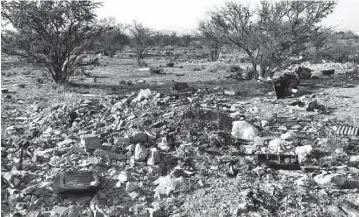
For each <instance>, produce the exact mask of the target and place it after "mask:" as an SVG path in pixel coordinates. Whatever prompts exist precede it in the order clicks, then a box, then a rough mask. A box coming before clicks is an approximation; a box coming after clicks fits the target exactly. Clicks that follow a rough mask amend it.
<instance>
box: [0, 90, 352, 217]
mask: <svg viewBox="0 0 359 217" xmlns="http://www.w3.org/2000/svg"><path fill="white" fill-rule="evenodd" d="M179 89H180V88H179ZM241 100H242V99H241ZM265 100H267V99H265ZM265 100H262V99H256V100H253V102H249V101H246V100H243V101H238V99H234V98H233V97H228V96H226V95H223V94H222V93H217V94H210V93H206V92H201V91H199V90H196V91H195V92H191V93H189V94H184V95H181V94H178V92H175V94H162V93H161V94H159V93H157V92H156V91H153V90H150V91H147V90H142V93H141V91H140V93H138V92H137V93H136V92H134V93H131V94H129V95H127V96H111V97H106V98H105V97H104V98H103V99H102V98H96V99H93V98H91V99H90V100H78V101H76V102H74V103H68V102H60V103H57V105H54V104H51V103H49V105H48V106H47V107H44V108H42V109H41V111H38V112H34V111H33V110H32V109H29V110H26V109H24V110H23V111H21V112H18V113H14V114H12V113H6V114H7V115H8V119H9V120H11V121H9V122H8V124H6V125H4V129H5V130H4V131H5V132H6V133H5V134H4V137H3V138H2V174H1V175H2V182H3V184H2V190H3V193H2V194H3V195H4V196H6V197H2V198H5V199H4V200H5V201H6V202H7V203H8V204H9V205H5V207H7V206H8V207H9V211H6V212H9V213H16V212H18V210H25V212H24V211H22V212H24V214H26V211H27V209H23V207H25V205H26V206H30V204H36V206H40V207H45V208H46V210H52V209H53V208H54V207H55V205H57V206H58V207H64V209H61V210H60V211H61V213H64V212H65V210H68V209H69V212H70V210H72V211H71V212H76V208H74V207H72V208H71V209H70V204H72V205H75V204H76V203H78V204H79V205H78V204H76V206H79V207H80V208H81V213H80V214H79V215H88V213H87V212H90V214H91V211H92V209H91V210H90V208H89V207H88V206H87V203H88V201H89V200H90V199H91V198H89V197H87V199H86V198H76V199H73V200H70V199H64V200H60V199H58V197H60V195H58V194H52V192H51V190H53V191H54V192H59V193H60V192H61V193H65V194H67V193H72V192H74V190H75V188H74V187H75V186H77V187H79V186H82V187H83V191H85V190H84V189H85V186H87V187H88V186H92V187H94V188H93V190H94V191H95V192H96V191H97V192H98V189H99V188H100V186H101V194H102V196H101V198H102V199H99V201H100V202H98V203H97V204H96V206H94V209H93V210H95V211H94V212H100V211H99V210H101V212H102V213H104V214H106V215H109V216H111V215H115V214H114V213H120V212H122V213H131V215H132V214H133V213H138V214H143V215H150V214H151V215H154V216H155V215H163V216H166V215H172V214H173V213H175V212H174V211H173V210H175V211H178V212H181V210H182V209H185V208H183V205H180V204H183V203H181V201H187V202H188V203H191V201H190V200H189V199H188V198H190V197H192V196H193V197H195V196H198V198H194V199H193V201H196V204H197V203H202V201H201V200H204V199H205V198H207V197H211V196H213V195H216V196H217V195H218V199H219V200H221V201H226V200H227V199H223V198H222V197H221V195H223V193H221V192H222V191H217V192H212V191H215V190H216V189H218V188H219V189H220V190H223V189H226V188H228V187H229V186H231V185H234V184H233V183H235V186H236V188H237V189H239V191H246V190H250V191H252V193H248V195H247V196H243V197H235V198H234V199H228V200H227V201H233V204H228V205H227V204H224V203H222V202H221V203H220V206H221V207H220V208H218V209H222V208H223V207H224V208H223V209H225V210H227V211H228V212H229V211H230V212H231V213H232V212H233V213H239V214H242V215H247V214H249V213H254V212H252V210H254V208H258V212H255V213H256V214H255V215H258V216H261V215H266V212H267V211H263V210H267V209H268V210H270V209H272V208H270V206H274V208H273V210H285V209H284V208H283V207H284V205H283V206H282V204H285V206H287V207H290V209H296V208H295V207H304V208H305V209H309V210H311V211H313V210H316V212H317V213H320V215H325V214H323V213H324V211H318V210H322V208H323V210H325V209H324V207H325V206H324V205H323V202H322V201H321V200H320V199H317V197H316V195H319V194H320V193H319V191H320V189H322V188H323V189H325V191H327V192H328V195H326V196H325V197H326V199H328V201H329V200H331V201H334V202H338V201H340V200H341V199H338V198H337V197H336V196H335V195H338V194H339V195H340V196H342V195H344V194H345V195H351V194H353V193H352V192H351V191H356V190H357V189H358V174H359V171H358V169H357V168H356V166H357V163H358V154H359V153H358V150H357V149H356V148H355V147H356V146H355V145H351V144H355V142H356V141H357V140H355V139H353V138H352V137H349V136H350V135H349V134H355V132H356V131H355V128H346V129H344V128H343V127H340V123H339V121H337V122H334V121H333V120H332V119H330V118H329V116H327V115H326V114H322V113H314V114H313V113H310V111H313V109H312V108H310V109H309V110H308V111H306V109H304V110H302V111H300V112H298V114H297V113H289V112H288V110H287V109H288V108H287V107H284V108H282V107H279V106H281V105H282V104H281V102H275V101H274V100H272V101H270V100H267V101H265ZM288 100H291V101H289V102H292V101H293V100H292V99H288ZM299 101H300V102H302V103H303V105H301V106H303V108H306V107H305V106H306V105H307V104H306V103H308V102H312V101H313V98H312V97H308V98H303V99H302V98H301V99H299ZM317 102H318V104H320V101H319V100H318V101H317ZM285 103H287V101H286V102H285ZM33 104H34V103H32V105H33ZM308 104H310V103H308ZM264 105H265V106H264ZM286 105H288V104H286ZM267 106H268V107H267ZM271 106H275V107H271ZM309 107H310V106H309ZM314 107H315V106H314ZM316 109H317V108H316V107H315V108H314V111H315V110H316ZM274 110H275V111H276V114H273V115H272V114H270V115H269V113H271V112H272V111H274ZM231 114H235V115H233V118H231ZM303 114H304V115H308V114H310V115H312V116H311V117H310V118H308V117H305V116H304V115H303ZM242 115H245V116H246V120H239V121H238V117H240V116H242ZM266 115H267V116H266ZM247 116H248V118H247ZM15 117H23V118H20V119H21V120H20V119H15ZM325 118H328V119H327V120H326V121H324V119H325ZM6 120H7V119H6ZM233 120H236V121H233ZM19 123H21V124H19ZM332 124H333V126H334V125H335V126H338V127H337V129H339V128H340V132H342V133H341V134H336V133H335V132H336V131H335V130H334V131H330V132H327V131H328V129H331V125H332ZM30 129H31V130H30ZM32 129H34V130H32ZM343 129H344V130H343ZM350 132H352V133H350ZM339 136H340V137H339ZM341 137H344V138H341ZM347 137H348V138H347ZM25 138H26V141H28V143H29V147H27V148H26V149H24V153H23V164H24V166H23V170H21V171H18V170H13V169H12V168H13V167H14V165H16V163H19V161H20V149H19V150H18V148H19V147H18V146H19V144H21V143H20V142H19V141H20V140H21V139H25ZM338 138H340V139H341V140H335V139H338ZM332 141H338V142H337V143H335V145H334V144H333V142H332ZM353 141H354V143H353ZM332 146H335V147H332ZM332 149H333V150H332ZM336 149H338V150H340V151H338V152H335V151H334V150H336ZM317 150H321V153H322V154H321V155H320V154H318V153H316V151H317ZM338 165H344V167H335V166H338ZM178 168H181V169H178ZM70 171H91V173H94V174H98V176H99V177H101V182H99V183H98V185H97V186H96V188H95V186H93V185H91V184H90V183H91V182H90V180H89V179H83V178H81V177H77V178H76V177H73V178H72V179H66V180H67V182H66V181H65V182H63V181H64V179H62V182H61V181H59V178H55V177H58V176H59V175H58V174H63V173H67V172H70ZM283 171H285V172H287V173H283ZM324 171H327V172H326V174H324ZM322 172H323V174H321V173H322ZM228 174H230V175H231V176H229V175H228ZM65 176H66V175H65ZM312 177H313V178H312ZM54 178H55V179H54ZM56 180H57V181H56ZM60 180H61V179H60ZM69 180H70V182H68V181H69ZM51 183H52V186H51V185H49V184H51ZM94 183H95V184H97V183H96V182H94ZM215 183H216V184H217V183H218V186H220V187H218V186H215V187H214V185H216V184H215ZM92 184H93V183H92ZM293 186H295V187H294V188H293ZM318 186H319V187H320V188H318ZM51 187H52V189H51ZM303 189H305V190H303ZM323 189H322V190H323ZM343 189H344V190H347V191H345V192H344V191H343V192H344V193H343V192H342V190H343ZM76 190H79V189H76ZM189 190H190V191H191V194H190V193H188V191H189ZM199 190H201V191H199ZM85 192H86V191H85ZM308 192H309V193H308ZM98 194H100V193H98ZM3 195H2V196H3ZM172 195H173V196H174V197H172ZM309 195H315V196H314V197H316V199H317V200H316V202H312V204H313V205H312V206H313V207H314V206H318V207H320V209H318V210H317V209H316V208H315V209H314V208H313V207H310V206H309V205H308V204H307V203H306V202H305V200H307V199H306V198H307V197H309ZM75 196H76V195H75ZM99 197H100V196H99ZM278 198H283V199H282V200H281V199H278ZM290 198H298V201H294V200H293V201H294V202H293V201H291V200H290ZM303 198H305V199H303ZM218 199H217V200H218ZM76 201H77V202H76ZM91 201H92V199H91ZM148 201H151V202H152V201H155V202H156V203H158V204H151V202H148ZM253 201H256V203H257V204H256V205H253V204H254V202H253ZM258 201H260V202H258ZM270 201H272V202H270ZM273 201H278V202H273ZM288 201H290V202H288ZM352 201H355V200H352ZM187 202H186V203H187ZM292 203H293V204H292ZM17 204H18V205H17ZM85 204H86V205H85ZM141 204H142V205H141ZM203 204H205V203H204V202H203ZM16 205H17V206H16ZM326 205H328V204H326ZM96 207H97V208H96ZM113 207H116V208H113ZM172 207H173V208H172ZM265 207H266V208H265ZM268 207H269V208H268ZM340 208H341V209H346V210H347V211H348V212H351V210H350V209H353V208H350V207H349V208H347V207H344V206H342V205H340ZM10 209H11V211H10ZM216 209H217V208H216ZM55 211H56V210H55ZM55 211H54V212H55ZM60 211H59V212H60ZM347 211H346V212H347ZM46 212H47V214H49V213H50V211H46ZM46 212H45V211H41V210H40V209H39V211H38V212H37V214H39V213H40V214H39V215H44V214H45V213H46ZM56 212H57V211H56ZM35 214H36V213H35ZM47 214H46V215H47ZM276 214H277V212H276ZM287 214H288V213H287ZM49 215H50V214H49ZM126 215H127V214H126ZM128 215H130V214H128ZM194 216H195V215H194ZM207 216H209V215H207Z"/></svg>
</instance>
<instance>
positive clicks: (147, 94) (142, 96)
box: [132, 89, 151, 102]
mask: <svg viewBox="0 0 359 217" xmlns="http://www.w3.org/2000/svg"><path fill="white" fill-rule="evenodd" d="M150 96H151V90H150V89H146V90H142V89H141V90H140V92H139V93H138V95H137V97H136V98H135V99H133V100H132V102H140V101H141V100H142V99H148V98H149V97H150Z"/></svg>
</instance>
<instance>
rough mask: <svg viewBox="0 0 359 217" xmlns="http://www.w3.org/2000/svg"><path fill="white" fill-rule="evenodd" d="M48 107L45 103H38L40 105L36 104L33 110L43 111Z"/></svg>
mask: <svg viewBox="0 0 359 217" xmlns="http://www.w3.org/2000/svg"><path fill="white" fill-rule="evenodd" d="M48 106H49V103H47V102H40V103H38V104H37V105H36V107H35V110H36V111H39V110H43V109H45V108H47V107H48Z"/></svg>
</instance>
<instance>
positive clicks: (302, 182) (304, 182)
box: [295, 175, 312, 187]
mask: <svg viewBox="0 0 359 217" xmlns="http://www.w3.org/2000/svg"><path fill="white" fill-rule="evenodd" d="M295 184H296V185H297V186H299V187H310V185H311V184H312V180H311V179H310V178H309V177H308V176H306V175H305V176H303V177H301V178H299V179H297V180H296V181H295Z"/></svg>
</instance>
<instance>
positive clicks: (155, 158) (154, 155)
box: [147, 148, 161, 166]
mask: <svg viewBox="0 0 359 217" xmlns="http://www.w3.org/2000/svg"><path fill="white" fill-rule="evenodd" d="M160 160H161V159H160V152H159V151H158V150H157V148H151V150H150V156H149V157H148V159H147V165H149V166H154V165H156V164H158V163H159V162H160Z"/></svg>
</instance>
